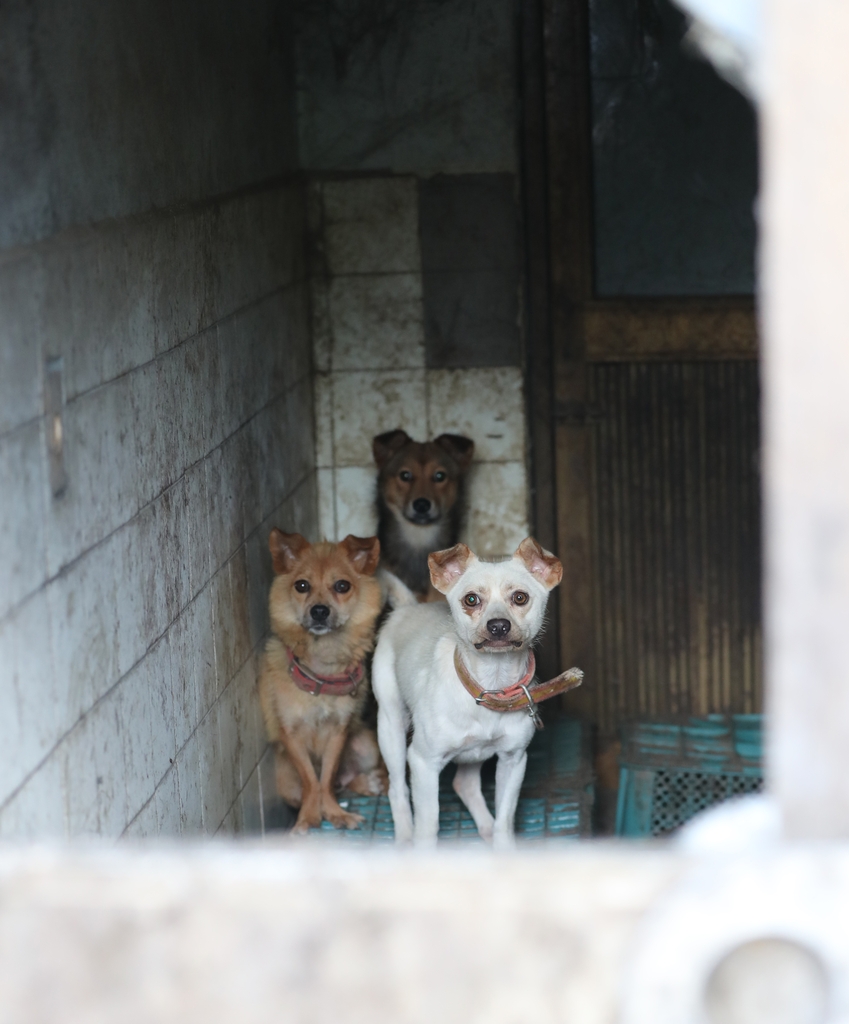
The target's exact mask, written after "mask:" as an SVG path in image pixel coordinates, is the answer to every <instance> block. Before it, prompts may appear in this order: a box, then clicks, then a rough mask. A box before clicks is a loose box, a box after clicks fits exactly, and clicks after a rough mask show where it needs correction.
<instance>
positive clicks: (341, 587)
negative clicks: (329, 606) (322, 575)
mask: <svg viewBox="0 0 849 1024" xmlns="http://www.w3.org/2000/svg"><path fill="white" fill-rule="evenodd" d="M333 589H334V590H335V591H336V593H337V594H347V593H348V591H349V590H350V589H351V584H350V583H349V582H348V581H347V580H337V581H336V582H335V583H334V584H333Z"/></svg>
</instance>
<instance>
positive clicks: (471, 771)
mask: <svg viewBox="0 0 849 1024" xmlns="http://www.w3.org/2000/svg"><path fill="white" fill-rule="evenodd" d="M454 792H455V793H456V794H457V796H459V797H460V799H461V800H462V801H463V803H464V804H465V805H466V807H468V809H469V814H471V816H472V818H473V819H474V822H475V825H477V828H478V833H479V834H480V837H481V839H492V826H493V821H494V819H493V817H492V815H491V814H490V813H489V808H488V807H487V806H486V800H484V798H483V793H482V792H481V764H480V762H479V761H478V762H477V763H475V764H458V765H457V774H456V775H455V776H454Z"/></svg>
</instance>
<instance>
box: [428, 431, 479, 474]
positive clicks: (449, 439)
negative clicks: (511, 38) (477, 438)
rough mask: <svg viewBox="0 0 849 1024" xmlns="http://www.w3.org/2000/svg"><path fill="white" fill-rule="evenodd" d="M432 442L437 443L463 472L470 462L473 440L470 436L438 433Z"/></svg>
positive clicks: (473, 449)
mask: <svg viewBox="0 0 849 1024" xmlns="http://www.w3.org/2000/svg"><path fill="white" fill-rule="evenodd" d="M433 443H434V444H436V445H439V447H440V448H441V449H442V450H443V451H444V452H448V454H449V455H450V456H451V458H452V459H453V460H454V461H455V462H456V463H457V468H458V469H459V470H460V472H461V473H465V472H466V470H467V469H468V468H469V466H470V465H471V464H472V457H473V456H474V454H475V442H474V441H473V440H472V439H471V438H470V437H463V436H462V435H461V434H440V435H439V437H437V438H436V439H435V441H434V442H433Z"/></svg>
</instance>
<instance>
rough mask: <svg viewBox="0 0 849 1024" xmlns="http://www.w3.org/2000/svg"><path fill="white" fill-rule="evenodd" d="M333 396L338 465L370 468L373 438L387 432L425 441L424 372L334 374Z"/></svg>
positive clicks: (334, 433) (399, 371)
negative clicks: (403, 434)
mask: <svg viewBox="0 0 849 1024" xmlns="http://www.w3.org/2000/svg"><path fill="white" fill-rule="evenodd" d="M333 397H334V405H333V437H334V443H335V447H336V465H337V466H367V465H370V464H371V462H372V450H371V444H372V439H373V438H374V436H375V434H381V433H383V432H384V431H387V430H394V429H395V428H397V427H400V428H401V429H403V430H406V431H407V433H408V434H410V436H411V437H414V438H416V439H417V440H424V439H425V438H424V435H425V433H426V417H425V371H424V370H396V371H382V372H381V371H364V372H348V373H337V374H335V375H334V380H333Z"/></svg>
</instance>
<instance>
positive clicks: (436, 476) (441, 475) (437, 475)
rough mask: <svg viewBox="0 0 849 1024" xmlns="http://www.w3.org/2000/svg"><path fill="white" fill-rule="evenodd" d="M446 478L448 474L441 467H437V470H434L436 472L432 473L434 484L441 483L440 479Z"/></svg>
mask: <svg viewBox="0 0 849 1024" xmlns="http://www.w3.org/2000/svg"><path fill="white" fill-rule="evenodd" d="M447 478H448V474H447V473H446V472H445V471H444V470H442V469H438V470H437V471H436V472H435V473H434V474H433V482H434V483H435V484H441V483H442V481H443V480H447Z"/></svg>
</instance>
